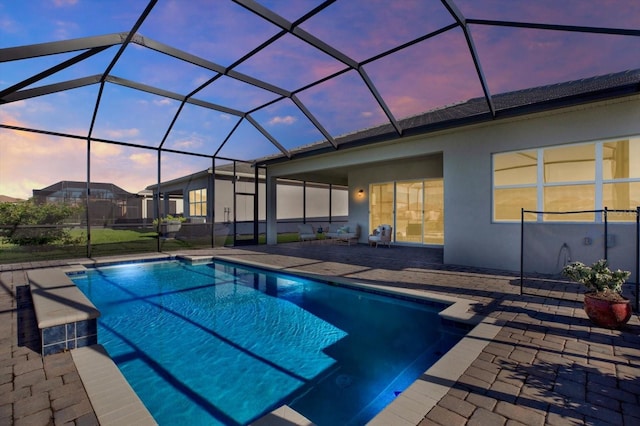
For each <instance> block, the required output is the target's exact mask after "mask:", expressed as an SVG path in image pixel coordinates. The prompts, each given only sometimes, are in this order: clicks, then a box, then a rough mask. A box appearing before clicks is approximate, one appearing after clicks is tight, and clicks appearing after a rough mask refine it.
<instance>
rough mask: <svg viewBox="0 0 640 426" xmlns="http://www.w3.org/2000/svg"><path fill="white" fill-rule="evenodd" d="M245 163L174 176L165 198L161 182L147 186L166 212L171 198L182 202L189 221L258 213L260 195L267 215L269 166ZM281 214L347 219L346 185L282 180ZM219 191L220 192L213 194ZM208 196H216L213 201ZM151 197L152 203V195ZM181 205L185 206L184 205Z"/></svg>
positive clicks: (151, 210)
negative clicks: (157, 195)
mask: <svg viewBox="0 0 640 426" xmlns="http://www.w3.org/2000/svg"><path fill="white" fill-rule="evenodd" d="M257 179H258V184H257V192H256V169H255V168H254V167H253V166H252V165H251V164H247V163H243V162H236V163H235V165H234V164H233V163H230V164H225V165H222V166H218V167H216V169H215V174H214V173H213V170H211V169H209V170H202V171H200V172H196V173H193V174H190V175H187V176H182V177H179V178H176V179H172V180H170V181H166V182H161V183H160V185H159V187H160V193H161V196H160V197H156V196H155V194H157V192H158V185H157V184H156V185H149V186H147V188H146V190H145V191H144V192H145V193H146V194H147V196H148V197H149V196H151V198H152V199H153V201H155V200H157V199H160V200H162V201H161V203H160V208H161V211H162V210H163V209H164V204H165V203H167V202H176V201H177V202H178V203H182V206H178V210H181V211H183V216H184V217H186V218H187V219H188V220H189V221H190V222H196V223H197V222H203V223H210V222H212V221H215V222H218V223H231V222H233V221H237V222H246V221H252V220H253V218H254V213H255V212H254V206H253V205H254V201H255V200H257V203H258V206H257V207H258V209H257V220H258V221H261V222H264V221H265V220H266V205H265V182H266V178H265V175H264V170H260V169H259V170H258V178H257ZM277 191H278V219H279V220H281V221H287V220H290V221H304V220H307V219H309V220H324V221H327V222H328V221H330V220H332V219H338V220H345V218H346V216H347V215H348V195H347V188H346V186H344V185H340V184H335V185H331V186H329V185H326V184H322V183H316V182H302V181H293V180H288V181H283V180H281V181H279V182H278V183H277ZM214 193H215V196H214V195H213V194H214ZM207 200H215V201H214V203H213V204H212V205H209V204H208V203H207ZM148 202H152V201H151V200H148ZM180 207H182V209H180ZM156 208H157V207H156V206H155V205H154V206H153V207H152V206H149V207H148V208H147V214H148V215H149V217H154V216H156V215H157V213H155V209H156Z"/></svg>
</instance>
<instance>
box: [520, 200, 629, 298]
mask: <svg viewBox="0 0 640 426" xmlns="http://www.w3.org/2000/svg"><path fill="white" fill-rule="evenodd" d="M639 208H640V207H639ZM523 267H524V208H522V207H521V208H520V296H522V282H523V281H524V270H523Z"/></svg>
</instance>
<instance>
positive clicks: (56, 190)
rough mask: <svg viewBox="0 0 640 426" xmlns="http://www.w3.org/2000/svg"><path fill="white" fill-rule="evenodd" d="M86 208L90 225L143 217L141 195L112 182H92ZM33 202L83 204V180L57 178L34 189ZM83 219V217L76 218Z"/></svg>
mask: <svg viewBox="0 0 640 426" xmlns="http://www.w3.org/2000/svg"><path fill="white" fill-rule="evenodd" d="M89 189H90V193H91V195H90V196H89V209H90V213H91V222H92V224H97V225H112V224H116V223H126V222H129V221H131V222H139V221H140V220H142V218H143V216H142V198H140V197H139V196H138V195H137V194H132V193H130V192H127V191H125V190H124V189H122V188H120V187H119V186H117V185H114V184H112V183H100V182H91V184H90V187H89ZM33 199H34V201H35V202H36V203H64V204H68V205H74V206H82V207H86V206H87V203H86V200H87V184H86V182H76V181H67V180H64V181H60V182H57V183H54V184H53V185H50V186H48V187H46V188H42V189H34V190H33ZM77 220H78V222H83V221H85V220H86V218H85V216H84V215H83V216H82V217H79V218H77Z"/></svg>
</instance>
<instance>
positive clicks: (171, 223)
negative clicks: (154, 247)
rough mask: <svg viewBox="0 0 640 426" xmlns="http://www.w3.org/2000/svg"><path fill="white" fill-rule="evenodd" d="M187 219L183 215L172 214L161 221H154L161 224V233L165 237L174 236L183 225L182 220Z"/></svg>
mask: <svg viewBox="0 0 640 426" xmlns="http://www.w3.org/2000/svg"><path fill="white" fill-rule="evenodd" d="M184 221H186V219H185V218H184V217H182V216H178V217H174V216H171V215H167V217H164V218H162V219H161V220H160V221H158V219H155V220H154V221H153V224H154V225H156V226H157V225H158V224H159V225H160V230H159V232H160V235H161V236H163V237H165V238H174V237H175V236H176V234H177V233H178V231H179V230H180V228H181V227H182V222H184Z"/></svg>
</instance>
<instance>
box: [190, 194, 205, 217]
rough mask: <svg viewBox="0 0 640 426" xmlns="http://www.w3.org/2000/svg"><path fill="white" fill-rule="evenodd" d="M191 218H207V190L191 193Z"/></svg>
mask: <svg viewBox="0 0 640 426" xmlns="http://www.w3.org/2000/svg"><path fill="white" fill-rule="evenodd" d="M189 216H191V217H195V216H204V217H206V216H207V189H206V188H200V189H194V190H191V191H189Z"/></svg>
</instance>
